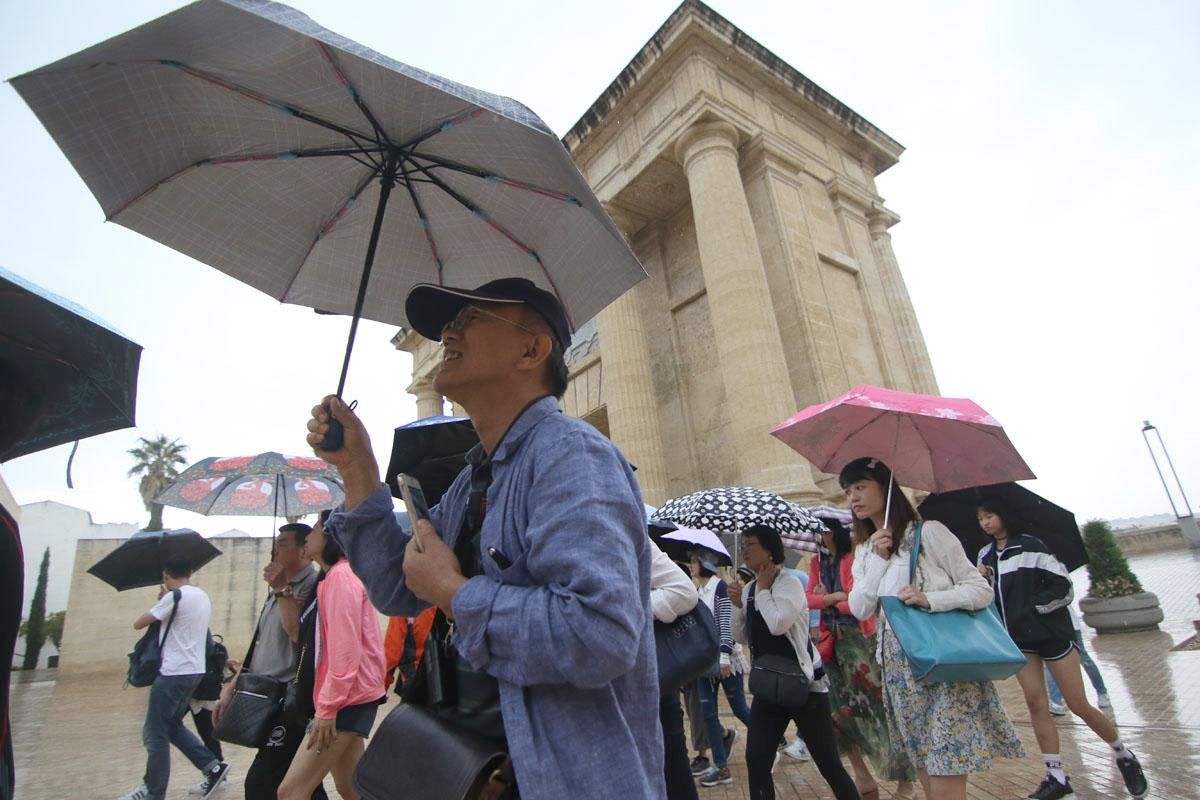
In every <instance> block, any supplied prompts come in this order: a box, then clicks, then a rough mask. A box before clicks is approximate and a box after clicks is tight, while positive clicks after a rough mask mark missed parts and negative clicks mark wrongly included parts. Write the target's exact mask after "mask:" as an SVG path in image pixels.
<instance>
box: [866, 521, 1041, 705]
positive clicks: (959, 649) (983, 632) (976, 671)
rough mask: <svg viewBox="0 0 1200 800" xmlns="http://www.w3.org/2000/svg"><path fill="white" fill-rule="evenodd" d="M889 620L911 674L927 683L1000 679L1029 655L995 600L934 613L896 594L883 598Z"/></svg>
mask: <svg viewBox="0 0 1200 800" xmlns="http://www.w3.org/2000/svg"><path fill="white" fill-rule="evenodd" d="M920 550H921V524H920V523H918V525H917V529H916V531H915V532H914V534H913V550H912V559H911V561H910V562H909V572H908V581H909V584H912V582H913V580H914V578H915V577H916V571H917V558H918V556H919V554H920ZM880 600H881V602H882V603H883V611H884V614H886V615H887V624H888V625H889V626H890V627H891V629H892V632H893V633H894V634H895V636H896V641H898V642H899V643H900V647H901V649H903V650H904V655H905V656H906V657H907V658H908V665H909V668H910V669H911V670H912V674H913V678H915V679H916V680H918V681H924V682H926V683H950V682H957V681H999V680H1004V679H1005V678H1008V677H1010V676H1012V675H1015V674H1017V672H1019V671H1020V670H1021V667H1023V666H1025V656H1024V654H1023V653H1021V651H1020V650H1019V649H1017V646H1016V645H1015V644H1014V643H1013V640H1012V638H1011V637H1010V636H1009V635H1008V631H1007V630H1005V628H1004V624H1003V623H1002V622H1001V621H1000V616H999V615H998V614H997V613H996V608H995V603H993V604H992V605H990V606H988V607H987V608H984V609H981V610H979V611H965V610H962V609H955V610H953V611H938V612H931V611H929V610H928V609H924V608H919V607H917V606H910V605H906V604H905V603H904V601H903V600H901V599H900V598H898V597H883V598H880Z"/></svg>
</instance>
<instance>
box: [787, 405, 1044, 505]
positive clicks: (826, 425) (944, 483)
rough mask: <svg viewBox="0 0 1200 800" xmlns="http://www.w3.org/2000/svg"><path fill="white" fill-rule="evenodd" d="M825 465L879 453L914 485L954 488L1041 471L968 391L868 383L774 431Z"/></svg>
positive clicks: (830, 467)
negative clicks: (955, 393)
mask: <svg viewBox="0 0 1200 800" xmlns="http://www.w3.org/2000/svg"><path fill="white" fill-rule="evenodd" d="M771 435H772V436H775V437H776V438H778V439H779V440H780V441H782V442H783V443H784V444H786V445H788V446H789V447H791V448H792V449H793V450H795V451H797V452H798V453H800V454H801V455H802V456H804V457H805V458H807V459H808V460H809V461H811V462H812V463H813V464H814V465H816V467H817V469H819V470H821V471H822V472H831V473H837V472H839V471H841V469H842V467H844V466H846V464H849V463H850V462H851V461H853V460H854V459H856V458H863V457H874V458H878V459H880V460H881V461H883V462H884V463H885V464H887V465H888V467H890V468H891V470H892V474H893V475H894V476H895V477H896V480H897V481H898V482H899V483H901V484H903V485H905V486H910V487H912V488H914V489H925V490H927V491H930V492H949V491H953V490H955V489H965V488H967V487H970V486H985V485H988V484H993V483H1004V482H1006V481H1017V480H1024V479H1026V478H1034V477H1036V476H1035V475H1034V474H1033V472H1032V470H1030V469H1029V466H1028V465H1027V464H1026V463H1025V461H1024V459H1022V458H1021V455H1020V454H1019V453H1018V452H1017V450H1016V448H1015V447H1013V444H1012V442H1010V441H1009V439H1008V436H1007V435H1006V434H1005V433H1004V429H1003V428H1001V427H1000V423H999V422H997V421H996V418H995V417H993V416H992V415H991V414H989V413H987V412H986V411H984V410H983V409H982V408H980V407H979V406H978V405H977V404H975V403H973V402H972V401H970V400H966V399H957V398H951V397H937V396H934V395H924V394H912V393H910V392H898V391H895V390H893V389H882V388H880V387H878V386H869V385H867V384H865V383H864V384H861V385H859V386H856V387H854V388H853V389H851V390H850V391H849V392H847V393H846V394H844V395H842V396H841V397H837V398H835V399H833V400H830V401H829V402H827V403H821V404H819V405H815V406H809V407H808V408H806V409H804V410H803V411H799V412H797V413H796V414H794V415H793V416H792V417H791V418H790V419H788V420H787V421H786V422H784V423H783V424H781V425H779V426H778V427H776V428H775V429H774V430H773V431H771Z"/></svg>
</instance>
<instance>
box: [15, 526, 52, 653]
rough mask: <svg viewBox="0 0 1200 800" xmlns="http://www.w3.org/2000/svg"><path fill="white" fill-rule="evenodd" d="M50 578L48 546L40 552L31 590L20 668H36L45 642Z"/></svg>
mask: <svg viewBox="0 0 1200 800" xmlns="http://www.w3.org/2000/svg"><path fill="white" fill-rule="evenodd" d="M49 579H50V548H49V547H47V548H46V552H45V553H43V554H42V568H41V569H40V570H39V571H38V579H37V587H36V588H34V590H33V602H32V603H30V604H29V619H27V620H26V621H25V623H26V624H25V626H24V627H25V660H24V661H23V662H21V669H37V663H38V656H40V655H41V654H42V645H44V644H45V643H46V582H47V581H48V580H49Z"/></svg>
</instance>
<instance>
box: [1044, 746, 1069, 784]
mask: <svg viewBox="0 0 1200 800" xmlns="http://www.w3.org/2000/svg"><path fill="white" fill-rule="evenodd" d="M1042 760H1043V761H1045V762H1046V771H1047V772H1049V773H1050V774H1051V775H1052V776H1053V777H1054V780H1056V781H1058V782H1059V783H1061V784H1063V785H1064V786H1065V785H1066V783H1067V773H1065V772H1063V765H1062V757H1061V756H1059V754H1058V753H1042Z"/></svg>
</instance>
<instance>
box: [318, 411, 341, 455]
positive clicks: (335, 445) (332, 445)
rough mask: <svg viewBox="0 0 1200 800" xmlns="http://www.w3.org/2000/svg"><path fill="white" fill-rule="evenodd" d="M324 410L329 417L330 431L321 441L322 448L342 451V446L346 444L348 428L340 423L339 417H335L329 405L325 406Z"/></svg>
mask: <svg viewBox="0 0 1200 800" xmlns="http://www.w3.org/2000/svg"><path fill="white" fill-rule="evenodd" d="M324 409H325V413H326V414H328V415H329V431H328V432H326V434H325V438H324V439H322V440H321V444H320V447H321V449H322V450H341V449H342V445H344V444H345V443H346V428H345V426H344V425H342V423H340V422H338V420H337V417H335V416H333V411H332V410H331V409H330V408H329V406H328V405H325V406H324Z"/></svg>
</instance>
